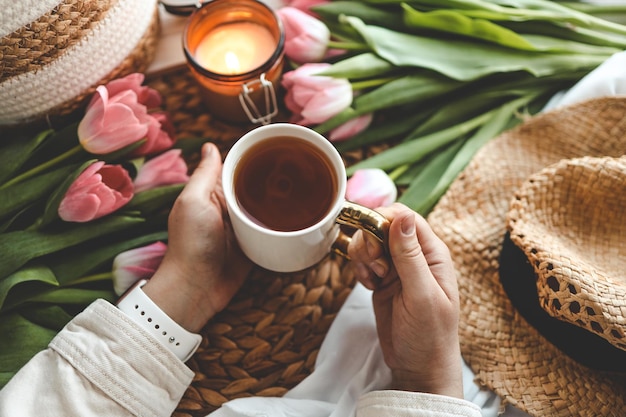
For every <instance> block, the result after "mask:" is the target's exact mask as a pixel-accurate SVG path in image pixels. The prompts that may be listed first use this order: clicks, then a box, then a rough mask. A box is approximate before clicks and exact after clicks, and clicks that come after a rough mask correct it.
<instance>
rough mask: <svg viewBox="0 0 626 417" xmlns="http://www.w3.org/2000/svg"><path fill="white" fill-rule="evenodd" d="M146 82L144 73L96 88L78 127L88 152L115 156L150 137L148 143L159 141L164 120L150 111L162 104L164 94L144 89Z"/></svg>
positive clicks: (81, 141) (128, 76)
mask: <svg viewBox="0 0 626 417" xmlns="http://www.w3.org/2000/svg"><path fill="white" fill-rule="evenodd" d="M143 80H144V76H143V74H139V73H135V74H130V75H127V76H126V77H124V78H120V79H117V80H113V81H111V82H110V83H108V84H107V85H104V86H102V85H101V86H99V87H98V88H97V89H96V93H95V94H94V96H93V98H92V99H91V102H90V103H89V106H87V111H86V112H85V116H84V117H83V119H82V120H81V122H80V123H79V125H78V138H79V140H80V144H81V145H82V146H83V148H85V150H86V151H87V152H90V153H93V154H96V155H102V154H107V153H111V152H114V151H117V150H119V149H122V148H124V147H126V146H128V145H131V144H133V143H135V142H137V141H138V140H140V139H143V138H145V137H146V135H148V138H147V139H148V142H151V141H152V142H154V141H156V140H157V139H158V136H159V130H160V129H161V120H160V119H159V118H157V119H156V120H155V118H154V117H153V116H151V115H150V114H149V113H148V109H149V108H154V107H157V106H159V105H160V104H161V95H160V94H159V93H158V92H157V91H156V90H154V89H152V88H150V87H143V86H141V83H142V82H143ZM157 127H158V129H157ZM146 145H148V143H146ZM148 147H150V148H151V147H152V145H149V146H148ZM144 155H145V153H144Z"/></svg>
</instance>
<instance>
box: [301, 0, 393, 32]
mask: <svg viewBox="0 0 626 417" xmlns="http://www.w3.org/2000/svg"><path fill="white" fill-rule="evenodd" d="M311 10H312V11H313V12H315V13H317V14H318V15H319V16H320V17H321V18H322V20H324V21H337V20H339V17H340V16H342V15H346V16H354V17H358V18H359V19H361V20H363V21H364V22H366V23H367V24H370V25H377V26H386V27H392V28H396V29H400V28H402V26H403V20H402V16H401V15H399V14H398V13H394V12H393V11H391V10H385V9H382V8H378V7H374V6H372V5H369V4H367V3H364V2H362V1H341V0H339V1H331V2H328V3H323V4H318V5H315V6H312V7H311Z"/></svg>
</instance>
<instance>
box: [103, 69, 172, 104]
mask: <svg viewBox="0 0 626 417" xmlns="http://www.w3.org/2000/svg"><path fill="white" fill-rule="evenodd" d="M144 79H145V76H144V75H143V74H141V73H139V72H136V73H134V74H129V75H127V76H125V77H122V78H117V79H115V80H113V81H110V82H109V83H108V84H107V85H106V89H107V90H108V92H109V96H110V97H113V96H115V95H117V94H119V93H122V92H124V91H126V90H131V91H133V92H134V93H135V94H136V95H137V101H138V102H139V103H141V104H143V105H144V106H146V107H147V108H148V109H151V108H154V107H159V106H160V105H161V101H162V100H161V94H159V92H158V91H156V90H155V89H154V88H150V87H147V86H142V85H141V84H142V83H143V80H144ZM94 100H95V98H92V101H94Z"/></svg>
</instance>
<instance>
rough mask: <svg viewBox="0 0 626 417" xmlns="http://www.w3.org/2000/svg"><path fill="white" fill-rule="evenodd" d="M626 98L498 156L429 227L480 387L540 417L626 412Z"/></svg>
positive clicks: (484, 161)
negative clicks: (448, 270) (450, 266)
mask: <svg viewBox="0 0 626 417" xmlns="http://www.w3.org/2000/svg"><path fill="white" fill-rule="evenodd" d="M625 151H626V98H623V97H622V98H617V97H611V98H609V97H606V98H601V99H595V100H591V101H587V102H584V103H580V104H576V105H573V106H570V107H566V108H562V109H558V110H554V111H551V112H547V113H544V114H541V115H538V116H535V117H534V118H531V119H529V120H527V121H526V122H524V123H523V124H521V125H520V126H518V127H517V128H515V129H513V130H511V131H508V132H505V133H503V134H502V135H500V136H499V137H498V138H496V139H494V140H493V141H491V142H490V143H488V144H487V145H486V146H484V147H483V148H482V149H481V150H480V151H479V152H478V153H477V155H476V156H475V158H474V159H473V160H472V162H471V163H470V164H469V165H468V166H467V168H466V169H465V171H464V172H463V173H462V174H461V175H460V176H459V177H458V178H457V179H456V180H455V181H454V182H453V184H452V185H451V187H450V188H449V190H448V191H447V193H446V194H445V195H444V196H443V197H442V199H441V200H440V202H439V203H438V205H437V206H436V207H435V209H434V210H433V212H432V213H431V214H430V216H429V218H428V220H429V222H430V224H431V225H432V227H433V229H434V230H435V232H436V233H437V234H438V235H439V236H440V237H441V238H442V239H443V240H444V241H445V242H446V244H447V245H448V247H449V248H450V251H451V253H452V258H453V260H454V263H455V267H456V270H457V274H458V283H459V290H460V296H461V322H460V326H459V332H460V337H461V348H462V353H463V356H464V358H465V360H466V361H467V362H468V364H469V365H470V367H471V368H472V370H473V371H474V373H475V374H476V378H477V380H478V382H479V383H481V384H484V385H485V386H487V387H488V388H490V389H492V390H494V391H495V392H496V393H497V394H499V395H500V396H501V397H503V399H504V401H505V402H508V403H510V404H512V405H514V406H516V407H518V408H520V409H522V410H524V411H526V412H528V413H529V414H531V415H534V416H572V415H584V416H624V415H626V157H623V155H624V154H625Z"/></svg>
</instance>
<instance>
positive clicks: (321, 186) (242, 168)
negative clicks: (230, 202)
mask: <svg viewBox="0 0 626 417" xmlns="http://www.w3.org/2000/svg"><path fill="white" fill-rule="evenodd" d="M234 187H235V195H236V196H237V200H238V203H239V206H240V207H241V209H242V210H243V211H244V212H245V213H246V215H247V216H248V217H249V218H250V219H252V220H253V221H254V222H255V223H257V224H259V225H261V226H263V227H266V228H268V229H272V230H278V231H283V232H288V231H294V230H300V229H305V228H307V227H309V226H312V225H314V224H315V223H317V222H318V221H320V220H321V219H322V218H324V216H325V215H326V214H327V213H328V211H329V210H330V208H331V206H332V204H333V201H334V200H335V198H336V194H337V178H336V174H335V170H334V168H333V166H332V165H331V162H330V160H329V159H328V157H327V156H326V155H325V154H324V153H323V152H322V151H321V150H319V149H317V148H316V147H315V146H314V145H312V144H311V143H309V142H307V141H305V140H303V139H299V138H296V137H290V136H280V137H275V138H272V139H269V140H265V141H263V142H261V143H257V144H255V145H254V146H252V147H250V149H248V150H247V151H246V153H245V154H244V155H243V156H242V157H241V159H240V160H239V162H238V163H237V167H236V168H235V174H234Z"/></svg>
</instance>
